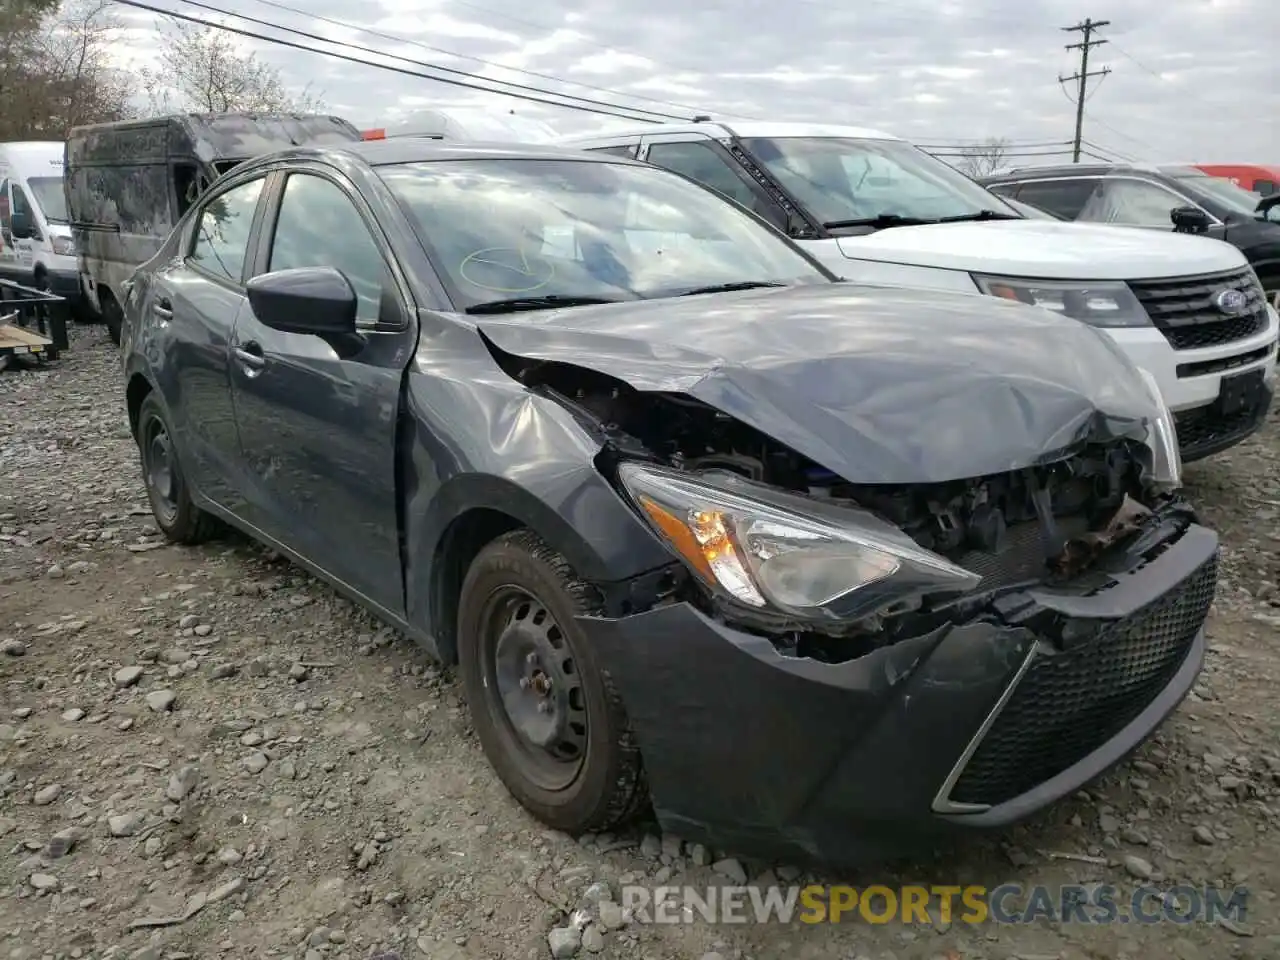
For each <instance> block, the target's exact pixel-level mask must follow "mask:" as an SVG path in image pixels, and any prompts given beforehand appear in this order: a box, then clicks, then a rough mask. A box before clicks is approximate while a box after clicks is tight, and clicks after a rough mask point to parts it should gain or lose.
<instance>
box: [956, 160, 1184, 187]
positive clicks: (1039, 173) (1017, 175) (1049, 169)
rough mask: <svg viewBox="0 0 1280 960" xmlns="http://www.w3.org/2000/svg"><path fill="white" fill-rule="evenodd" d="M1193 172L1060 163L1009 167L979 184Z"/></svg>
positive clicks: (1178, 167)
mask: <svg viewBox="0 0 1280 960" xmlns="http://www.w3.org/2000/svg"><path fill="white" fill-rule="evenodd" d="M1188 172H1194V168H1193V167H1192V166H1191V165H1190V164H1182V163H1060V164H1054V165H1053V166H1044V167H1010V168H1009V169H1007V170H1000V171H998V172H996V173H993V174H990V175H988V176H985V177H979V178H978V182H979V183H1000V182H1002V181H1005V180H1028V179H1039V178H1041V177H1105V176H1108V175H1110V174H1119V173H1146V174H1155V175H1156V176H1168V175H1170V174H1177V173H1188Z"/></svg>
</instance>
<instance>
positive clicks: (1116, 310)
mask: <svg viewBox="0 0 1280 960" xmlns="http://www.w3.org/2000/svg"><path fill="white" fill-rule="evenodd" d="M971 276H972V277H973V282H974V283H976V284H977V285H978V289H979V290H981V291H982V292H983V293H985V294H987V295H989V296H992V297H999V298H1000V299H1002V300H1015V301H1017V302H1019V303H1026V304H1029V305H1031V306H1033V307H1040V308H1041V309H1044V310H1052V311H1053V312H1054V313H1060V314H1062V315H1064V316H1068V317H1071V318H1073V319H1075V320H1079V321H1081V322H1083V323H1087V324H1090V325H1091V326H1095V327H1149V326H1150V325H1151V318H1150V317H1149V316H1148V315H1147V311H1146V308H1144V307H1143V306H1142V303H1141V302H1140V301H1139V300H1138V298H1137V297H1135V296H1134V295H1133V291H1132V290H1130V289H1129V285H1128V284H1127V283H1125V282H1124V281H1122V280H1096V281H1085V280H1026V279H1019V278H1016V277H991V276H984V275H982V274H978V273H974V274H971Z"/></svg>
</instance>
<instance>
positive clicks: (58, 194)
mask: <svg viewBox="0 0 1280 960" xmlns="http://www.w3.org/2000/svg"><path fill="white" fill-rule="evenodd" d="M27 186H28V187H30V188H31V194H32V199H33V200H35V203H36V206H38V207H39V208H40V212H41V213H43V214H44V218H45V220H47V221H49V222H50V223H67V222H68V221H67V198H66V195H65V194H64V193H63V192H62V178H61V177H32V178H30V179H29V180H28V181H27Z"/></svg>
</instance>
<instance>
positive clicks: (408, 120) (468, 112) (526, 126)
mask: <svg viewBox="0 0 1280 960" xmlns="http://www.w3.org/2000/svg"><path fill="white" fill-rule="evenodd" d="M360 136H361V139H363V140H385V139H387V138H388V137H428V138H430V139H432V140H471V141H480V142H490V143H551V142H553V141H554V140H555V139H556V138H557V137H558V136H559V134H558V133H557V132H556V130H555V129H554V128H553V127H551V126H548V125H547V124H545V123H543V122H542V121H541V120H534V119H533V118H531V117H522V116H519V115H518V114H515V113H500V112H497V111H494V110H486V109H484V108H482V107H453V108H450V109H448V110H418V111H415V112H414V113H411V114H409V115H408V116H406V117H403V118H401V119H399V120H397V121H396V122H394V123H391V124H387V125H385V126H380V127H374V128H372V129H368V130H362V131H360Z"/></svg>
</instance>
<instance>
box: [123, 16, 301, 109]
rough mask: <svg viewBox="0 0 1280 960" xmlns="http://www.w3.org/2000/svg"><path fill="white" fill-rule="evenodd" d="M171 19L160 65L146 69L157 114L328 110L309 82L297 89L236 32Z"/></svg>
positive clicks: (162, 39)
mask: <svg viewBox="0 0 1280 960" xmlns="http://www.w3.org/2000/svg"><path fill="white" fill-rule="evenodd" d="M170 21H171V22H170V23H169V24H167V25H166V26H165V28H164V29H163V30H162V31H161V36H160V55H159V61H160V66H159V68H158V69H156V70H154V71H144V74H145V82H146V83H147V86H148V88H149V98H150V106H151V112H152V113H155V114H162V113H172V112H174V111H175V110H189V111H192V112H195V113H242V112H243V113H313V112H317V111H319V110H322V109H323V107H324V104H323V102H322V100H321V99H320V96H319V95H318V94H316V93H314V92H312V90H311V87H310V85H309V84H308V85H307V86H306V87H304V88H303V89H302V90H300V91H298V92H296V93H291V92H290V91H289V90H288V88H287V87H286V86H285V83H284V78H283V77H282V76H281V75H280V71H279V70H277V69H276V68H275V67H273V66H271V65H270V64H268V63H263V62H262V61H261V60H258V59H257V58H256V57H254V56H253V55H252V54H250V53H248V52H246V51H244V50H243V49H242V48H241V47H240V45H239V44H238V43H237V42H236V39H235V37H234V36H233V35H232V34H230V33H227V32H226V31H224V30H218V29H216V28H213V27H201V26H196V25H193V24H189V23H185V22H183V21H180V20H175V19H172V18H170Z"/></svg>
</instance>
